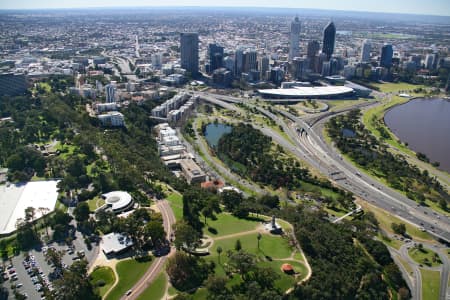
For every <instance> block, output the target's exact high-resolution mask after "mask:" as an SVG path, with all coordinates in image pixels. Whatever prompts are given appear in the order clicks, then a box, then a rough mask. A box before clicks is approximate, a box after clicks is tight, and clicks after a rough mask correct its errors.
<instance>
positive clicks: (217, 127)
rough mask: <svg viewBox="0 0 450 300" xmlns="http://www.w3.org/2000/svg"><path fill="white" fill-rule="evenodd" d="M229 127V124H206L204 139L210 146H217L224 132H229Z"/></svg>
mask: <svg viewBox="0 0 450 300" xmlns="http://www.w3.org/2000/svg"><path fill="white" fill-rule="evenodd" d="M231 128H232V127H231V126H229V125H226V124H221V123H217V124H216V123H211V124H208V125H206V128H205V139H206V141H207V142H208V144H209V145H210V146H211V147H217V144H218V143H219V139H220V138H221V137H222V135H224V134H225V133H230V132H231Z"/></svg>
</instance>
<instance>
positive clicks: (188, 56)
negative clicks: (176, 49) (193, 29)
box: [180, 33, 198, 76]
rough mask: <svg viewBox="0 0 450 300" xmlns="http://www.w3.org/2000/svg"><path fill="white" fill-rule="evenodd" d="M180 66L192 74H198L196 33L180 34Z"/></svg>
mask: <svg viewBox="0 0 450 300" xmlns="http://www.w3.org/2000/svg"><path fill="white" fill-rule="evenodd" d="M180 52H181V67H182V68H183V69H185V70H186V71H188V72H190V73H191V75H192V76H196V75H197V74H198V33H181V34H180Z"/></svg>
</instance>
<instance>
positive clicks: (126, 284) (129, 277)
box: [106, 259, 152, 300]
mask: <svg viewBox="0 0 450 300" xmlns="http://www.w3.org/2000/svg"><path fill="white" fill-rule="evenodd" d="M151 264H152V262H151V260H148V261H143V262H139V261H137V260H135V259H127V260H124V261H121V262H119V263H118V264H117V266H116V271H117V274H118V275H119V282H118V283H117V285H116V286H115V287H114V288H113V289H112V290H111V292H110V293H109V294H108V296H107V297H106V299H107V300H116V299H120V297H122V296H123V294H125V293H126V291H128V290H129V289H130V288H132V287H133V285H134V284H136V282H138V280H139V279H140V278H141V277H142V276H143V275H144V274H145V272H146V271H147V269H148V268H149V267H150V265H151Z"/></svg>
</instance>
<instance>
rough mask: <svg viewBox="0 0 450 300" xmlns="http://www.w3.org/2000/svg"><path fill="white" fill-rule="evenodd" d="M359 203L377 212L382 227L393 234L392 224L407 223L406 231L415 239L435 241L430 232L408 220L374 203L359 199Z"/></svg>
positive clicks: (366, 208)
mask: <svg viewBox="0 0 450 300" xmlns="http://www.w3.org/2000/svg"><path fill="white" fill-rule="evenodd" d="M357 203H358V204H359V205H361V206H362V207H363V209H364V210H367V211H371V212H373V213H374V214H375V217H376V218H377V220H378V222H380V227H381V228H382V229H383V230H385V231H387V232H389V233H391V234H394V232H393V231H392V228H391V224H392V223H405V225H406V233H407V234H409V235H410V236H411V237H413V238H414V239H417V240H422V241H428V242H431V243H434V242H435V241H434V240H433V238H432V237H431V236H430V234H428V233H427V232H423V231H420V230H419V228H417V227H416V226H414V225H411V224H409V223H408V222H405V221H403V220H401V219H399V218H397V217H396V216H394V215H392V214H390V213H388V212H387V211H385V210H382V209H380V208H377V207H375V206H373V205H370V204H368V203H367V202H365V201H357Z"/></svg>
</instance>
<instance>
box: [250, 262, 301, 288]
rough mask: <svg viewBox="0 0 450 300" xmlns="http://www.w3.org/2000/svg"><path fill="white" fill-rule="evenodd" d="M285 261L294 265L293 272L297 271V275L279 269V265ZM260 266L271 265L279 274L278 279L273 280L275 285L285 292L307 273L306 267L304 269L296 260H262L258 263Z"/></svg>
mask: <svg viewBox="0 0 450 300" xmlns="http://www.w3.org/2000/svg"><path fill="white" fill-rule="evenodd" d="M285 263H288V264H290V265H292V266H293V267H294V272H296V273H297V277H295V276H294V275H289V274H286V273H284V272H283V271H281V266H282V265H283V264H285ZM259 266H261V267H271V268H272V269H274V270H275V271H276V272H277V274H278V275H280V279H278V280H276V281H275V286H276V287H277V288H279V289H280V290H281V291H283V292H285V291H287V290H288V289H290V288H291V287H294V285H295V284H296V282H298V281H300V280H301V279H303V278H305V277H306V275H307V274H308V269H306V267H305V265H303V264H301V263H299V262H296V261H290V260H289V261H271V262H263V263H260V264H259Z"/></svg>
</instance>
